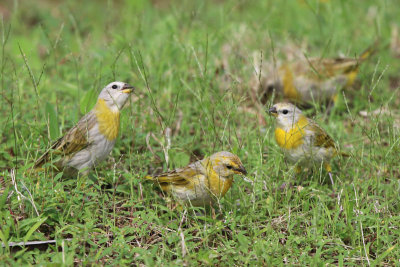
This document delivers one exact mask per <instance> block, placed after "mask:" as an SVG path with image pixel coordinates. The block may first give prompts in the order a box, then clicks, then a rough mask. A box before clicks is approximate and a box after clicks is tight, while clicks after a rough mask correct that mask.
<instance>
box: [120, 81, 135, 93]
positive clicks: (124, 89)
mask: <svg viewBox="0 0 400 267" xmlns="http://www.w3.org/2000/svg"><path fill="white" fill-rule="evenodd" d="M133 90H135V87H133V86H132V85H129V84H127V83H126V84H125V85H124V87H122V93H125V94H130V93H132V91H133Z"/></svg>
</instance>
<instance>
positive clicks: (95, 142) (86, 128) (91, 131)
mask: <svg viewBox="0 0 400 267" xmlns="http://www.w3.org/2000/svg"><path fill="white" fill-rule="evenodd" d="M133 90H134V87H133V86H130V85H129V84H126V83H123V82H112V83H110V84H108V85H107V86H106V87H105V88H103V90H102V91H101V92H100V95H99V97H98V99H97V103H96V105H95V106H94V108H93V109H92V110H91V111H90V112H89V113H87V114H86V115H85V116H84V117H83V118H82V119H81V120H80V121H79V122H78V123H77V124H76V125H75V126H74V127H73V128H72V129H70V130H69V131H68V132H67V133H66V134H65V135H64V136H63V137H61V138H59V139H58V140H57V141H55V142H54V143H53V144H52V145H51V147H50V149H49V150H48V151H46V152H45V153H44V154H43V155H42V156H41V157H40V158H39V159H38V160H37V161H36V162H35V165H34V168H35V169H39V168H40V167H41V166H42V165H43V164H45V163H47V162H51V163H52V164H53V166H55V167H56V170H57V171H64V173H67V174H68V175H75V174H77V171H80V172H81V173H82V174H87V173H88V172H89V171H90V169H91V168H92V167H93V166H95V165H96V164H98V163H99V162H101V161H102V160H104V159H105V158H106V157H107V156H108V155H109V154H110V152H111V150H112V148H113V147H114V144H115V140H116V139H117V136H118V132H119V118H120V110H121V109H122V108H123V106H124V105H125V103H126V101H127V100H128V97H129V94H130V93H131V92H132V91H133Z"/></svg>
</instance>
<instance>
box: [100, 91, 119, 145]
mask: <svg viewBox="0 0 400 267" xmlns="http://www.w3.org/2000/svg"><path fill="white" fill-rule="evenodd" d="M94 113H95V115H96V118H97V122H98V126H99V131H100V133H101V134H103V135H104V136H105V137H106V138H107V139H108V140H109V141H113V140H115V138H117V135H118V131H119V111H117V112H115V111H112V110H111V109H110V108H109V107H108V106H107V104H106V102H105V101H104V100H103V99H99V100H98V101H97V103H96V106H95V107H94Z"/></svg>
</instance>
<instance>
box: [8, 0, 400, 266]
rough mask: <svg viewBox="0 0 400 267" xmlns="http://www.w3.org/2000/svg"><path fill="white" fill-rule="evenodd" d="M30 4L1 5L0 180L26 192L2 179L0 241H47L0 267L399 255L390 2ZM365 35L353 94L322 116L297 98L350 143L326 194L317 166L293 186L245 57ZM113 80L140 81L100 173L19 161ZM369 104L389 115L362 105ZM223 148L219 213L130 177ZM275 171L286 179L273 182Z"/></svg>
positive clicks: (399, 119)
mask: <svg viewBox="0 0 400 267" xmlns="http://www.w3.org/2000/svg"><path fill="white" fill-rule="evenodd" d="M36 2H38V3H37V4H33V1H32V3H29V1H11V0H8V1H5V3H3V2H2V3H0V12H1V13H2V14H3V20H2V24H1V31H0V32H1V35H0V37H1V38H0V40H1V50H0V51H1V61H0V67H1V69H0V73H1V84H0V85H1V98H0V99H1V100H0V101H1V105H0V110H1V114H2V116H1V117H0V125H1V127H0V138H1V142H0V170H1V174H0V175H1V176H4V179H5V180H6V182H7V183H11V176H12V173H15V184H16V185H17V186H18V190H19V191H20V192H21V194H22V195H24V196H25V197H26V198H27V199H23V198H21V197H18V194H17V193H16V192H15V187H14V186H13V185H11V186H9V187H8V189H6V191H7V190H9V191H14V193H13V195H12V196H11V197H10V199H8V200H7V198H6V194H3V196H2V197H0V241H1V242H3V243H6V244H7V243H9V242H21V241H33V240H51V239H55V240H57V243H56V244H50V245H47V246H46V245H45V246H29V247H19V248H15V247H14V248H8V247H6V248H1V247H0V262H1V263H2V264H5V265H21V264H24V265H26V264H44V263H46V262H53V263H56V264H65V265H72V264H85V265H86V264H88V265H89V264H95V265H108V264H109V265H125V264H129V263H131V262H135V263H136V265H139V264H145V265H148V266H152V265H155V264H157V265H166V266H169V265H183V264H190V265H222V266H228V265H229V266H232V265H234V264H235V265H282V264H285V263H287V264H290V265H314V266H315V265H318V266H320V265H327V264H333V265H340V266H343V265H346V266H349V265H356V266H359V265H360V264H362V265H369V264H371V265H373V264H377V265H398V264H400V263H399V259H400V247H399V246H400V244H399V239H400V229H399V225H400V205H399V192H400V183H399V178H400V174H399V170H400V163H399V152H400V139H399V138H400V137H399V127H400V126H399V125H400V110H399V108H398V107H399V104H400V99H399V97H398V95H399V90H398V86H399V79H400V77H399V68H400V63H399V60H398V58H395V57H394V56H393V55H392V54H391V51H390V48H389V42H390V36H391V29H392V27H393V24H396V23H397V25H399V24H398V23H399V21H398V14H399V12H400V6H399V5H398V4H397V1H395V0H387V1H384V0H382V1H376V0H368V1H339V0H338V1H336V0H331V1H327V2H326V3H325V2H324V1H321V2H319V1H316V0H305V1H294V0H292V1H273V0H270V1H265V0H264V1H263V0H259V1H258V0H257V1H234V0H227V1H176V2H171V3H170V2H169V1H156V0H155V1H152V2H148V1H128V0H126V1H123V0H121V1H99V2H98V3H94V2H95V1H72V0H70V1H63V2H62V1H44V0H43V1H35V3H36ZM377 38H379V39H380V40H381V50H380V51H379V52H378V53H377V55H375V56H374V57H373V58H372V59H371V60H369V61H368V62H366V63H365V64H363V66H362V67H361V70H360V74H359V89H358V90H356V91H354V90H353V91H352V90H350V91H345V93H344V96H345V97H344V96H342V98H341V99H340V101H339V103H338V105H337V106H335V107H334V108H333V109H332V112H330V113H329V114H327V113H325V112H323V111H321V110H324V109H323V108H322V109H321V108H316V109H311V110H309V111H308V112H309V114H312V115H314V117H315V119H316V121H318V122H319V123H320V124H321V126H323V127H324V128H325V129H326V130H327V131H328V132H329V133H330V134H331V136H332V137H333V138H334V139H335V140H337V142H338V143H339V144H340V146H341V147H342V149H343V150H345V151H349V152H350V153H351V154H352V156H351V157H350V158H348V159H335V160H334V164H333V165H334V166H333V172H334V176H335V188H334V190H335V192H334V191H333V188H332V186H331V185H330V182H329V178H328V175H327V174H326V173H325V172H318V171H316V172H313V173H310V172H309V173H306V174H304V175H302V176H301V177H300V178H298V179H297V180H296V181H293V180H292V177H293V174H294V171H293V169H292V168H289V166H288V165H287V164H286V162H285V160H284V159H283V156H282V153H281V152H280V150H279V148H278V147H277V145H276V143H275V141H274V139H273V125H274V124H273V123H274V121H273V119H271V118H269V117H268V115H267V113H266V112H265V111H264V112H262V113H261V115H262V117H263V118H265V123H264V124H261V123H260V122H259V120H258V118H257V116H256V115H255V112H254V111H256V110H257V109H256V108H255V103H254V102H252V101H251V100H250V98H249V94H248V93H249V92H250V90H251V89H250V86H249V84H250V80H251V78H252V75H254V74H253V73H254V68H253V65H252V61H253V55H254V54H256V55H257V54H258V55H259V54H260V51H262V53H263V55H264V63H265V64H266V61H268V60H270V59H271V58H272V54H273V52H272V51H273V50H272V47H274V51H275V57H276V58H278V59H279V58H285V53H284V49H283V47H284V46H285V45H286V44H295V45H298V46H300V45H301V44H302V43H306V44H307V50H303V52H306V53H307V55H309V56H323V57H329V56H337V55H339V54H344V55H346V56H350V57H354V56H355V55H357V54H359V53H360V52H362V51H363V50H364V49H365V48H366V47H367V46H368V45H370V44H371V43H372V42H373V41H374V40H375V39H377ZM229 49H230V50H229ZM227 50H229V51H228V52H227ZM223 62H225V63H224V66H225V69H224V68H222V67H221V66H222V63H223ZM226 63H228V65H229V69H227V66H226ZM228 71H229V73H228ZM228 74H229V75H228ZM229 77H230V78H229ZM380 77H381V78H380ZM114 80H121V81H125V82H128V83H131V84H133V85H135V86H136V87H137V90H136V93H135V96H134V97H133V98H132V99H131V100H130V101H129V104H128V105H127V106H126V108H125V109H124V111H123V114H122V118H121V132H120V135H119V139H118V141H117V143H116V146H115V148H114V150H113V151H112V154H111V155H110V157H109V158H108V159H107V161H105V162H103V163H102V164H100V165H99V166H98V167H97V168H96V170H95V171H93V172H92V173H93V176H94V177H95V178H96V179H93V180H95V181H96V180H97V181H96V182H93V181H92V180H90V179H78V180H76V179H61V178H60V176H57V175H51V174H48V173H39V177H37V176H36V175H32V174H29V173H28V172H27V171H28V170H29V168H30V167H32V165H33V162H34V161H35V159H37V158H38V157H39V156H40V154H41V153H42V152H43V151H45V149H46V148H48V146H49V144H50V142H51V141H52V140H54V139H56V138H57V137H58V136H60V135H61V134H62V133H65V131H66V130H67V129H69V128H70V127H72V126H73V125H74V124H75V123H76V122H77V121H78V120H79V118H80V117H81V116H82V115H83V114H84V113H86V112H87V111H88V110H90V108H91V107H92V106H93V105H94V102H95V100H96V97H97V94H98V92H99V91H100V89H101V88H102V87H103V86H104V85H106V84H108V83H109V82H111V81H114ZM270 101H271V100H270ZM270 101H269V102H268V103H270ZM380 107H385V108H386V109H387V110H388V112H386V113H378V114H376V115H371V116H367V117H363V116H361V115H360V111H368V112H372V111H374V110H376V109H378V108H380ZM250 111H252V112H250ZM167 128H170V129H171V131H172V137H171V147H170V148H169V149H168V155H169V162H168V163H167V162H166V160H165V154H164V151H163V147H166V146H167V141H166V138H165V135H164V133H165V131H166V130H167ZM151 133H153V134H154V136H155V137H156V138H157V139H158V140H159V141H157V140H156V139H155V138H153V137H152V136H151ZM148 135H150V138H149V139H148V140H149V142H148V144H147V143H146V137H147V136H148ZM149 146H150V147H151V148H152V150H153V151H154V154H153V153H152V152H151V151H150V150H149ZM220 150H229V151H232V152H234V153H236V154H237V155H238V156H239V157H240V158H241V159H242V161H243V163H244V165H245V166H246V168H247V170H248V172H249V175H248V177H247V178H248V181H245V180H243V179H241V178H240V177H237V178H236V179H235V183H234V186H233V188H232V189H231V190H230V191H229V192H228V194H227V195H226V196H225V197H224V198H223V199H222V200H221V202H220V203H219V204H218V205H216V207H215V209H214V211H215V212H216V213H217V215H216V216H214V215H213V210H210V209H207V210H205V212H204V213H203V214H204V215H201V216H196V215H194V214H195V213H194V211H193V209H188V210H187V211H185V210H182V211H180V210H174V211H171V210H170V209H168V208H167V203H166V201H165V200H164V199H163V198H162V197H161V196H160V194H159V193H158V191H157V187H156V186H153V185H151V184H149V183H146V182H145V181H143V180H141V179H140V177H142V176H144V175H145V174H147V173H153V172H155V171H161V170H167V169H168V168H175V167H180V166H184V165H186V164H187V163H189V162H190V161H193V160H195V159H196V158H198V157H200V158H201V157H203V156H204V155H210V154H211V153H213V152H216V151H220ZM249 181H251V182H249ZM283 182H286V183H289V182H292V183H295V186H293V187H286V188H285V189H283V190H280V187H281V185H282V183H283ZM29 192H30V193H31V195H32V198H30V196H29ZM28 199H31V201H29V200H28ZM35 207H36V209H37V212H36V211H35ZM200 214H201V213H200ZM67 238H71V240H70V241H67V240H65V241H63V240H64V239H67Z"/></svg>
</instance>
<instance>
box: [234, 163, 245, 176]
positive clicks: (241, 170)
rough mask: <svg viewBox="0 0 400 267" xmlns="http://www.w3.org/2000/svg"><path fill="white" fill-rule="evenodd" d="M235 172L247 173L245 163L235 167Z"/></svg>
mask: <svg viewBox="0 0 400 267" xmlns="http://www.w3.org/2000/svg"><path fill="white" fill-rule="evenodd" d="M235 173H237V174H243V175H246V174H247V171H246V169H245V168H244V166H243V165H240V166H239V168H237V169H235Z"/></svg>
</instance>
